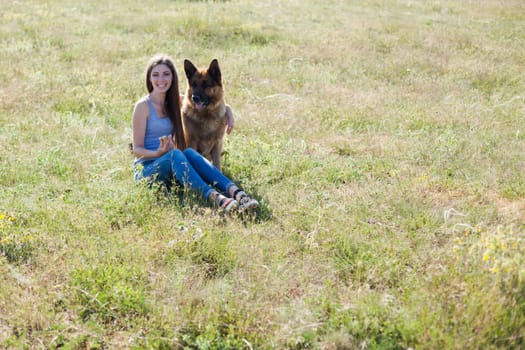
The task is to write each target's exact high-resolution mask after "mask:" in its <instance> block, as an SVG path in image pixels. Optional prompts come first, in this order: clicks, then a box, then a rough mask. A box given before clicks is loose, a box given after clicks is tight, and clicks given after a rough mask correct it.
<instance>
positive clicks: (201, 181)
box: [134, 148, 234, 199]
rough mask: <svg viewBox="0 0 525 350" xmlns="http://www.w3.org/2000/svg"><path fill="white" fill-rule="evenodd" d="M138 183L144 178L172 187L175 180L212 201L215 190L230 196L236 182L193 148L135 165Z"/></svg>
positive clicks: (171, 152) (172, 151)
mask: <svg viewBox="0 0 525 350" xmlns="http://www.w3.org/2000/svg"><path fill="white" fill-rule="evenodd" d="M134 177H135V181H140V180H142V179H144V178H147V179H149V180H150V181H152V182H163V183H165V184H166V185H167V186H170V185H171V183H172V181H173V180H174V179H175V180H176V181H177V182H178V183H179V184H181V185H183V186H184V187H188V188H190V189H192V190H194V191H196V192H198V193H200V194H201V195H202V196H203V198H206V199H207V198H208V197H209V196H210V194H211V192H212V191H213V190H214V187H215V188H216V189H218V190H219V191H221V192H223V193H226V192H227V191H228V188H229V187H230V186H231V185H233V184H234V183H233V182H232V181H231V180H230V179H228V178H227V177H226V176H225V175H224V174H223V173H221V172H220V171H219V169H217V168H216V167H215V166H214V165H213V164H212V163H210V162H209V161H208V160H207V159H206V158H204V157H203V156H202V155H200V154H199V153H198V152H197V151H195V150H194V149H192V148H187V149H185V150H184V151H181V150H179V149H173V150H171V151H169V152H167V153H165V154H164V155H163V156H161V157H159V158H157V159H152V160H145V161H143V162H141V163H137V164H135V176H134Z"/></svg>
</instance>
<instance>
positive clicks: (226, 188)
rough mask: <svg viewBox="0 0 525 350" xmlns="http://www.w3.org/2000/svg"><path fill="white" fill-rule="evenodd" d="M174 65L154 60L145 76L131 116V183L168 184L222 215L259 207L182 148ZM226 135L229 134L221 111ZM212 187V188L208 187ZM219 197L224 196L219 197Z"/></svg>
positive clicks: (196, 155)
mask: <svg viewBox="0 0 525 350" xmlns="http://www.w3.org/2000/svg"><path fill="white" fill-rule="evenodd" d="M178 81H179V80H178V76H177V71H176V69H175V65H174V64H173V60H172V59H171V58H170V57H169V56H167V55H164V54H160V55H156V56H154V57H153V58H152V59H151V60H150V62H149V63H148V66H147V70H146V87H147V90H148V95H146V96H145V97H143V98H141V99H140V100H139V101H137V103H136V104H135V108H134V110H133V153H134V155H135V162H134V169H135V181H139V180H141V179H144V178H146V179H148V180H149V181H152V182H162V183H165V184H166V185H168V186H170V185H171V183H172V182H173V181H176V182H178V183H179V184H181V185H183V186H184V187H186V188H190V189H192V190H194V191H196V192H197V193H199V194H200V195H201V196H202V197H203V198H206V199H209V200H210V201H212V202H213V203H215V204H216V205H217V207H219V208H220V209H221V210H223V211H226V212H228V211H231V210H232V209H238V210H240V211H244V210H251V209H254V208H256V207H258V206H259V203H258V202H257V201H256V200H255V199H253V198H251V197H249V196H248V195H247V194H246V193H245V192H244V191H243V190H242V189H240V188H239V187H238V186H237V185H235V184H234V183H233V182H232V181H231V180H230V179H228V178H227V177H226V176H225V175H224V174H222V173H221V172H220V171H219V170H218V169H217V168H216V167H214V166H213V165H212V164H211V163H210V162H209V161H208V160H207V159H206V158H204V157H203V156H201V155H200V154H199V153H197V152H196V151H195V150H193V149H191V148H186V145H185V144H184V135H183V128H182V119H181V112H180V107H181V96H180V93H179V84H178ZM226 119H227V121H228V122H227V125H225V128H227V132H228V133H229V132H230V131H231V129H232V128H233V114H232V111H231V108H230V107H229V106H227V108H226ZM212 185H213V186H212ZM223 193H224V194H223Z"/></svg>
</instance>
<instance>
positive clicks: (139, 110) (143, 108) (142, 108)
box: [133, 97, 149, 116]
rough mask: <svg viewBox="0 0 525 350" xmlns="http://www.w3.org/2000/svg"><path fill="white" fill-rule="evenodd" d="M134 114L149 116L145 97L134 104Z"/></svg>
mask: <svg viewBox="0 0 525 350" xmlns="http://www.w3.org/2000/svg"><path fill="white" fill-rule="evenodd" d="M133 113H134V114H138V115H142V116H148V115H149V106H148V100H147V97H143V98H141V99H140V100H138V101H137V102H136V103H135V108H134V112H133Z"/></svg>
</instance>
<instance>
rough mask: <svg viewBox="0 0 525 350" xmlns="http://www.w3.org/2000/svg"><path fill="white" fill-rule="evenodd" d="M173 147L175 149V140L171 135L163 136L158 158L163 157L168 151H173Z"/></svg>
mask: <svg viewBox="0 0 525 350" xmlns="http://www.w3.org/2000/svg"><path fill="white" fill-rule="evenodd" d="M173 147H174V144H173V138H172V137H171V135H169V136H161V137H160V145H159V148H158V149H157V154H158V157H160V156H162V155H163V154H165V153H166V152H168V151H171V150H172V149H173Z"/></svg>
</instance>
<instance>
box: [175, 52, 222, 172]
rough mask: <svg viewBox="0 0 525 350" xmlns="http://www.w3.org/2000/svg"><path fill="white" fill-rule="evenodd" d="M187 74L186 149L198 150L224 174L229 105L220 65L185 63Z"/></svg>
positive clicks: (185, 108) (215, 60)
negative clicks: (227, 109)
mask: <svg viewBox="0 0 525 350" xmlns="http://www.w3.org/2000/svg"><path fill="white" fill-rule="evenodd" d="M184 72H185V73H186V78H187V80H188V86H187V89H186V94H185V95H184V99H183V102H182V124H183V128H184V138H185V141H186V146H187V147H191V148H193V149H195V150H196V151H197V152H199V153H200V154H202V155H203V156H204V157H206V158H207V159H208V160H209V161H211V162H212V163H213V165H215V167H217V168H218V169H219V170H221V155H222V148H223V144H224V135H225V133H226V117H225V112H226V104H225V102H224V88H223V85H222V76H221V69H220V68H219V62H218V61H217V59H213V60H212V61H211V63H210V65H209V67H208V68H197V67H196V66H195V65H194V64H193V63H192V62H191V61H190V60H188V59H185V60H184Z"/></svg>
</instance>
